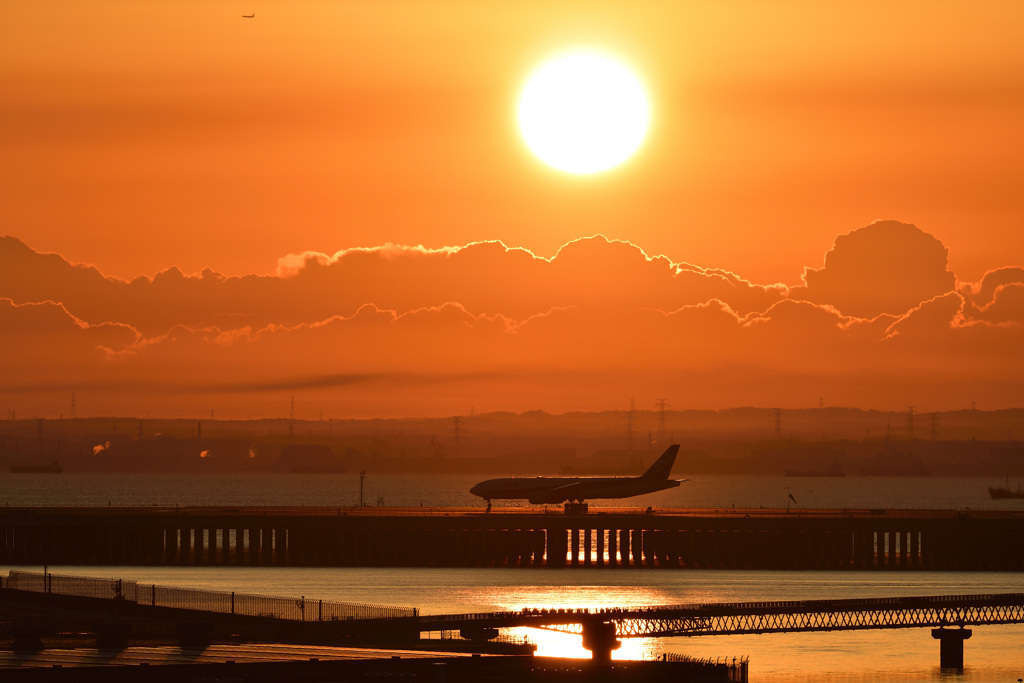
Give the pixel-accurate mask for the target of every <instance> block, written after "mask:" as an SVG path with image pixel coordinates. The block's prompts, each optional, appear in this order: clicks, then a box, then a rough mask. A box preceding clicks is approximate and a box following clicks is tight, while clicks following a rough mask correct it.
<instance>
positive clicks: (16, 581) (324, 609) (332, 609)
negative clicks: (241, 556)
mask: <svg viewBox="0 0 1024 683" xmlns="http://www.w3.org/2000/svg"><path fill="white" fill-rule="evenodd" d="M3 587H4V588H7V589H10V590H19V591H30V592H34V593H50V594H53V595H67V596H74V597H83V598H104V599H110V600H124V601H127V602H134V603H137V604H140V605H151V606H154V607H171V608H174V609H186V610H195V611H202V612H217V613H221V614H236V615H242V616H251V617H267V618H273V619H287V620H291V621H339V620H344V619H400V618H405V617H415V616H417V615H418V614H419V610H417V609H416V608H414V607H392V606H388V605H372V604H358V603H347V602H336V601H333V600H318V599H313V598H306V597H305V596H301V597H298V598H290V597H280V596H272V595H259V594H253V593H236V592H230V593H228V592H224V591H212V590H204V589H201V588H177V587H174V586H158V585H156V584H142V583H138V582H136V581H131V580H127V579H99V578H94V577H87V576H67V575H63V574H50V573H38V572H25V571H18V570H11V572H10V574H9V575H8V577H7V580H6V581H4V582H3Z"/></svg>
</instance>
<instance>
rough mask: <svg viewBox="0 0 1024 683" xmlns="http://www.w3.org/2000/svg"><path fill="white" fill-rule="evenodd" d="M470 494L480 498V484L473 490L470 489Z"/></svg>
mask: <svg viewBox="0 0 1024 683" xmlns="http://www.w3.org/2000/svg"><path fill="white" fill-rule="evenodd" d="M469 492H470V493H472V494H473V495H474V496H479V495H480V484H477V485H476V486H473V487H472V488H470V489H469Z"/></svg>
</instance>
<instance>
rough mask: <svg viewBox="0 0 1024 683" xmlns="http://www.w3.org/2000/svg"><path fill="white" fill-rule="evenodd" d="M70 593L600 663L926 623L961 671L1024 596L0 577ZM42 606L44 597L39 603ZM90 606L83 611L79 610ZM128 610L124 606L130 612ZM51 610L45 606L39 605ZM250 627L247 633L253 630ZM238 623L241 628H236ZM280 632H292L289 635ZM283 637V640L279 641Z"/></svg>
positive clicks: (149, 615) (151, 615)
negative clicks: (580, 652)
mask: <svg viewBox="0 0 1024 683" xmlns="http://www.w3.org/2000/svg"><path fill="white" fill-rule="evenodd" d="M30 594H37V595H40V594H41V595H42V597H43V598H45V599H51V598H54V597H67V598H75V599H76V600H77V602H74V603H73V604H74V608H75V609H76V610H78V611H79V612H83V613H84V612H86V611H89V610H91V611H93V612H95V613H97V614H101V613H111V614H118V615H119V616H120V617H121V618H124V617H125V616H126V615H127V614H129V613H131V612H133V611H134V612H137V613H138V614H139V616H140V618H146V619H149V620H167V619H168V618H170V617H172V616H173V617H174V620H175V621H181V619H182V616H181V615H184V614H187V615H188V617H187V618H188V619H190V620H201V619H206V620H212V619H213V617H219V621H222V622H224V625H225V626H229V627H230V628H229V632H231V633H240V632H242V631H243V630H245V629H250V631H246V632H247V633H248V636H247V637H249V638H250V639H258V633H259V632H261V631H267V632H268V633H270V634H272V637H273V638H275V640H274V641H273V642H316V643H327V642H330V643H334V644H337V642H339V641H342V640H345V639H349V638H352V637H359V638H367V637H371V636H372V638H374V639H377V640H378V641H380V642H385V641H386V642H403V643H407V642H411V641H410V639H411V640H415V639H417V638H418V637H419V635H418V634H422V633H431V632H444V631H458V632H459V634H460V635H461V636H462V638H464V639H467V640H470V641H477V642H479V643H486V642H487V641H491V640H493V639H495V638H496V637H498V635H499V629H502V628H512V627H529V628H538V629H547V630H553V631H560V632H564V633H572V634H578V635H582V637H583V646H584V647H585V648H587V649H589V650H590V651H591V652H592V654H593V658H594V659H595V660H599V661H601V660H603V661H607V660H610V659H611V653H612V651H613V650H615V649H616V648H617V647H618V646H619V639H620V638H652V637H676V636H708V635H731V634H764V633H792V632H815V631H850V630H864V629H892V628H927V627H931V628H932V636H933V637H934V638H936V639H938V640H939V641H940V665H941V666H942V667H943V668H957V669H962V668H963V641H964V640H966V639H968V638H970V637H971V633H972V632H971V630H970V629H968V628H966V627H968V626H981V625H992V624H1021V623H1024V593H998V594H981V595H938V596H912V597H876V598H853V599H836V600H794V601H762V602H732V603H691V604H684V605H658V606H650V607H628V608H603V609H589V608H575V609H561V608H559V609H539V608H525V609H521V610H518V611H504V612H482V613H469V614H437V615H421V614H420V613H419V611H418V610H415V609H411V608H400V607H389V606H381V605H352V604H347V603H333V602H329V601H324V600H316V599H311V598H306V597H301V598H298V599H296V598H286V597H279V596H277V597H275V596H259V595H246V594H239V593H234V592H232V593H222V592H216V591H207V590H197V589H184V588H174V587H167V586H156V585H142V584H137V583H135V582H134V581H126V580H121V579H97V578H90V577H75V576H63V575H54V574H48V573H44V574H39V573H34V572H24V571H14V570H12V571H11V572H10V574H9V577H8V578H7V580H6V581H3V580H2V577H0V599H2V598H3V597H5V596H8V595H11V596H13V595H20V596H25V595H30ZM40 604H42V603H40ZM87 606H88V607H89V610H86V609H85V608H86V607H87ZM126 607H130V608H132V609H131V610H129V611H128V612H126V611H125V608H126ZM47 609H48V610H49V611H53V605H52V604H51V605H50V607H48V608H47ZM253 628H255V629H256V630H255V631H252V630H251V629H253ZM240 629H241V630H240ZM284 634H291V637H292V638H297V639H298V640H291V641H289V640H288V637H286V636H284ZM282 637H284V639H283V640H282Z"/></svg>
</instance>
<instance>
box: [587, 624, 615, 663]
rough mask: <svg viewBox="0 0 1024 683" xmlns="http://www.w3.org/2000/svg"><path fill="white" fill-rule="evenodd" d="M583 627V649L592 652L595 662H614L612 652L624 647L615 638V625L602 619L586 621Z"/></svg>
mask: <svg viewBox="0 0 1024 683" xmlns="http://www.w3.org/2000/svg"><path fill="white" fill-rule="evenodd" d="M582 626H583V647H584V648H586V649H588V650H590V656H591V659H593V661H595V662H610V661H612V650H618V649H619V647H620V646H621V645H622V643H621V642H619V640H618V638H616V637H615V623H614V622H611V621H601V620H600V619H590V620H585V621H584V622H583V624H582Z"/></svg>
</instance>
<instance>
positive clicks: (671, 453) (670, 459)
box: [641, 444, 679, 479]
mask: <svg viewBox="0 0 1024 683" xmlns="http://www.w3.org/2000/svg"><path fill="white" fill-rule="evenodd" d="M677 453H679V444H672V445H671V446H669V447H668V448H667V449H666V450H665V452H664V453H662V454H661V457H660V458H658V459H657V460H655V461H654V464H653V465H651V466H650V467H649V468H647V471H646V472H644V473H643V475H641V476H642V478H644V479H668V477H669V475H670V474H672V465H674V464H675V463H676V454H677Z"/></svg>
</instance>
